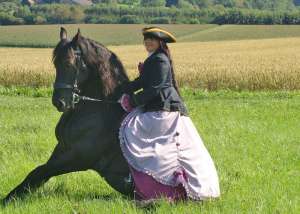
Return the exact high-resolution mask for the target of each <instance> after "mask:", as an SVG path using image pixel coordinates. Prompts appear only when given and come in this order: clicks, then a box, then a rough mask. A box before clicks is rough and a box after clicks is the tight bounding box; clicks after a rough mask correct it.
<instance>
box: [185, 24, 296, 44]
mask: <svg viewBox="0 0 300 214" xmlns="http://www.w3.org/2000/svg"><path fill="white" fill-rule="evenodd" d="M299 36H300V26H299V25H222V26H218V27H215V28H209V29H206V30H203V31H198V32H195V33H192V34H189V35H186V36H182V37H180V38H179V41H184V42H192V41H203V42H206V41H227V40H249V39H250V40H251V39H273V38H290V37H299Z"/></svg>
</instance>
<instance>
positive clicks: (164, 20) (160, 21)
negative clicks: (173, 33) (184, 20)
mask: <svg viewBox="0 0 300 214" xmlns="http://www.w3.org/2000/svg"><path fill="white" fill-rule="evenodd" d="M150 23H151V24H170V23H171V20H170V18H168V17H158V18H153V19H150Z"/></svg>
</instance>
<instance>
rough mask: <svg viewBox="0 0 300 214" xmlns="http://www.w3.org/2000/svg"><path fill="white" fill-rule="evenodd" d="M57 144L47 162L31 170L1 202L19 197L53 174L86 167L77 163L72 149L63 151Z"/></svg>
mask: <svg viewBox="0 0 300 214" xmlns="http://www.w3.org/2000/svg"><path fill="white" fill-rule="evenodd" d="M59 145H60V144H58V145H57V146H56V147H55V149H54V152H53V153H52V155H51V157H50V158H49V160H48V162H47V163H46V164H43V165H40V166H38V167H37V168H35V169H34V170H32V171H31V172H30V173H29V174H28V175H27V177H26V178H25V179H24V180H23V181H22V183H21V184H19V185H18V186H17V187H16V188H14V189H13V190H12V191H11V192H10V193H9V194H8V195H7V196H6V197H5V198H4V199H3V203H7V202H9V201H10V200H11V199H12V198H14V197H20V196H23V195H25V194H26V193H28V192H30V191H32V190H35V189H36V188H38V187H40V186H41V185H42V184H43V183H45V182H47V181H48V180H49V179H50V178H51V177H53V176H57V175H61V174H65V173H68V172H73V171H80V170H86V169H87V168H86V167H85V166H82V165H79V164H78V161H77V160H76V156H75V154H76V153H75V152H74V151H73V150H69V151H63V149H62V147H61V146H59Z"/></svg>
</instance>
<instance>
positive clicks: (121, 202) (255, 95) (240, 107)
mask: <svg viewBox="0 0 300 214" xmlns="http://www.w3.org/2000/svg"><path fill="white" fill-rule="evenodd" d="M16 90H18V89H16V88H15V89H14V90H9V89H8V90H6V92H4V90H3V89H2V90H0V92H1V95H0V136H1V137H0V163H1V164H0V185H1V188H0V197H4V195H5V194H6V193H7V192H8V191H9V190H11V188H13V187H14V186H15V185H17V184H18V183H19V182H20V181H21V180H22V179H23V178H24V177H25V176H26V175H27V173H28V172H29V171H30V170H31V169H33V168H34V167H35V166H37V165H39V164H41V163H44V162H45V161H46V160H47V158H48V157H49V155H50V154H51V152H52V149H53V148H54V145H55V144H56V140H55V137H54V127H55V124H56V123H57V120H58V118H59V116H60V113H58V112H56V110H55V109H54V107H53V106H52V105H51V99H50V97H49V96H50V94H51V93H50V92H51V90H50V89H45V90H44V91H43V92H41V93H40V94H39V96H40V97H35V98H34V97H31V95H32V96H34V93H33V91H34V89H28V90H27V92H26V93H25V92H24V91H26V89H24V88H23V89H22V90H21V89H19V90H21V91H23V92H24V93H23V94H22V93H19V94H20V95H23V96H15V95H16V94H18V93H15V91H16ZM182 92H183V95H184V98H185V101H186V103H187V106H188V108H189V111H190V116H191V118H192V120H193V122H194V124H195V125H196V127H197V129H198V131H199V133H200V135H201V136H202V138H203V141H204V143H205V145H206V147H207V148H208V150H209V152H210V154H211V155H212V157H213V159H214V161H215V164H216V167H217V170H218V173H219V177H220V184H221V193H222V197H221V198H220V199H219V200H216V201H209V202H204V203H195V202H188V203H179V204H178V205H176V206H174V205H169V204H167V203H166V202H161V203H160V204H159V205H158V206H157V207H156V208H154V209H153V210H152V211H149V212H148V213H168V214H171V213H189V214H194V213H230V214H231V213H299V209H300V207H299V192H300V186H299V176H300V172H299V165H300V162H299V152H300V151H299V149H300V148H299V141H300V132H299V129H300V124H299V120H300V114H299V110H300V92H285V91H278V92H241V93H238V92H230V91H218V92H209V93H208V92H204V91H198V90H191V89H183V90H182ZM25 95H26V96H25ZM28 95H30V96H28ZM41 96H42V97H41ZM0 213H146V210H143V209H139V208H136V207H135V206H134V203H133V202H132V201H129V200H127V199H126V198H122V197H121V196H120V195H119V194H118V193H116V192H115V191H113V190H112V189H111V188H110V187H109V186H108V185H107V184H106V183H105V182H104V181H103V180H102V179H101V178H100V177H99V176H98V175H97V174H96V173H95V172H92V171H88V172H80V173H72V174H68V175H63V176H59V177H56V178H52V179H51V180H50V181H49V182H48V183H47V184H46V185H44V187H42V188H40V189H39V190H38V191H37V192H35V193H32V194H31V195H29V196H28V197H26V198H25V199H24V200H22V201H21V200H17V201H15V202H14V203H12V204H10V205H8V206H7V207H1V205H0Z"/></svg>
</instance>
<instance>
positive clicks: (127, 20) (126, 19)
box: [120, 15, 142, 24]
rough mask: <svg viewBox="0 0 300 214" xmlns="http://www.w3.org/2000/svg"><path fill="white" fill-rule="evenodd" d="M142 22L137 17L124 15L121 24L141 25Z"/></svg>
mask: <svg viewBox="0 0 300 214" xmlns="http://www.w3.org/2000/svg"><path fill="white" fill-rule="evenodd" d="M140 23H142V20H141V19H140V17H138V16H135V15H124V16H122V17H121V18H120V24H140Z"/></svg>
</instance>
